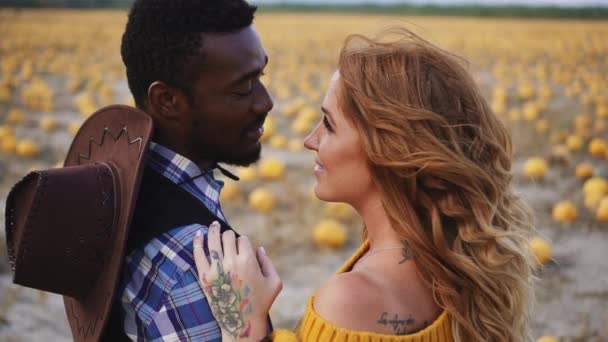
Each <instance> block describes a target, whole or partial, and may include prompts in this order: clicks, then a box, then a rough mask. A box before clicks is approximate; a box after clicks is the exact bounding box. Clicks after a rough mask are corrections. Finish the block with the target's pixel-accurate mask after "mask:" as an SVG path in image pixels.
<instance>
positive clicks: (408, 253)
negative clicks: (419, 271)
mask: <svg viewBox="0 0 608 342" xmlns="http://www.w3.org/2000/svg"><path fill="white" fill-rule="evenodd" d="M401 243H402V244H403V249H402V250H401V255H402V256H403V260H401V261H399V264H400V265H401V264H403V263H404V262H406V261H408V260H410V259H412V258H413V257H414V255H413V253H412V249H411V248H410V244H409V243H408V242H407V240H403V241H401Z"/></svg>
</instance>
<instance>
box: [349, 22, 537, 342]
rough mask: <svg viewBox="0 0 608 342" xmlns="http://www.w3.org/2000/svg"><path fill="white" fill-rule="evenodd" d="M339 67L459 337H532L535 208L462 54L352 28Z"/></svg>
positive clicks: (373, 155)
mask: <svg viewBox="0 0 608 342" xmlns="http://www.w3.org/2000/svg"><path fill="white" fill-rule="evenodd" d="M338 69H339V73H340V81H339V89H340V90H339V91H338V94H339V95H338V102H339V105H340V107H341V110H342V111H343V112H344V113H345V115H346V116H347V118H348V119H349V120H350V121H351V122H352V123H354V125H355V127H356V128H357V130H358V131H359V134H360V136H361V137H362V139H361V140H362V144H363V149H364V151H365V153H366V155H367V158H368V161H369V167H370V170H371V172H372V175H373V178H374V179H375V182H376V185H377V186H378V188H379V191H380V192H381V195H382V198H383V205H384V208H385V210H386V212H387V213H388V216H389V218H390V221H391V224H392V226H393V227H395V229H397V230H398V232H399V233H400V234H402V235H403V238H404V239H406V240H407V242H408V243H409V246H410V248H411V252H412V253H413V255H414V260H415V262H416V266H417V268H418V270H419V273H420V276H421V278H422V279H423V280H424V281H425V282H426V283H427V284H428V286H430V287H431V288H432V290H433V293H434V296H435V300H436V301H437V303H438V304H439V305H440V306H442V307H443V308H445V309H447V310H448V312H449V313H450V317H451V325H452V334H453V336H454V339H455V341H458V342H469V341H531V340H532V337H531V335H530V329H529V326H528V318H529V306H530V303H532V302H533V299H534V298H533V289H532V284H533V280H534V277H533V274H532V270H533V267H534V259H533V257H532V256H531V254H530V250H529V248H528V242H527V241H528V239H529V237H530V235H531V233H532V231H533V228H532V223H531V219H532V217H531V214H530V210H529V209H528V207H527V206H526V205H525V203H523V202H522V201H521V200H520V199H519V198H518V196H517V195H516V194H515V193H514V192H513V189H512V184H511V181H512V174H511V160H512V156H513V150H512V143H511V138H510V135H509V134H508V132H507V130H506V128H505V127H504V126H503V124H502V123H501V122H500V121H499V120H498V119H497V117H496V116H495V115H494V113H493V112H492V110H491V109H490V107H489V106H488V104H487V102H486V100H485V99H484V98H483V96H482V94H481V92H480V90H479V88H478V87H477V86H476V84H475V82H474V80H473V79H472V77H471V76H470V75H469V73H468V72H467V69H466V67H465V64H464V63H463V59H461V58H459V57H458V56H456V55H454V54H451V53H449V52H446V51H444V50H442V49H440V48H438V47H436V46H434V45H433V44H431V43H429V42H427V41H426V40H424V39H423V38H421V37H419V36H417V35H416V34H414V33H412V32H410V31H408V30H406V29H403V28H399V29H391V30H387V31H385V32H384V33H383V34H381V35H379V36H378V37H375V38H368V37H365V36H362V35H351V36H349V37H348V38H347V39H346V42H345V44H344V47H343V48H342V51H341V53H340V59H339V68H338ZM364 234H365V233H364Z"/></svg>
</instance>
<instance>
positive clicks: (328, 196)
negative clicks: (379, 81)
mask: <svg viewBox="0 0 608 342" xmlns="http://www.w3.org/2000/svg"><path fill="white" fill-rule="evenodd" d="M314 193H315V196H317V198H318V199H319V200H321V201H324V202H337V200H336V199H335V196H333V195H332V193H331V192H329V191H327V189H324V188H323V187H322V186H319V183H317V185H315V188H314Z"/></svg>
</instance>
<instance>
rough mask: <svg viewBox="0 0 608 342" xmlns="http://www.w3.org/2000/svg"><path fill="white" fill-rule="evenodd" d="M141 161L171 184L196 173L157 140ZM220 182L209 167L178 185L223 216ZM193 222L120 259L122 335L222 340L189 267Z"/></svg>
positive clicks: (193, 270) (194, 167) (193, 166)
mask: <svg viewBox="0 0 608 342" xmlns="http://www.w3.org/2000/svg"><path fill="white" fill-rule="evenodd" d="M146 164H147V165H148V166H150V167H151V168H153V169H154V170H156V171H157V172H159V173H161V174H162V175H164V176H165V177H167V178H168V179H170V180H171V181H173V182H175V183H176V184H177V183H179V182H181V181H184V180H186V179H188V178H190V177H194V176H198V175H199V174H200V173H201V170H200V169H199V168H198V166H197V165H196V164H194V163H193V162H192V161H190V160H188V159H186V158H184V157H183V156H180V155H178V154H176V153H175V152H173V151H171V150H169V149H168V148H166V147H163V146H161V145H159V144H155V143H150V149H149V152H148V154H147V156H146ZM222 186H223V182H221V181H218V180H215V179H214V178H213V170H208V171H206V173H205V175H204V176H202V177H198V178H196V179H195V180H193V181H192V182H188V183H186V184H183V185H181V187H182V188H183V189H185V190H187V191H188V192H190V193H191V194H192V195H194V196H195V197H196V198H198V199H199V200H200V201H201V202H203V203H204V204H205V206H207V208H209V209H210V210H211V212H213V213H215V214H216V216H217V217H219V218H221V219H223V220H225V216H224V214H223V213H222V209H221V207H220V203H219V196H220V190H221V189H222ZM198 229H202V231H203V233H206V232H207V227H204V226H201V225H199V224H192V225H188V226H183V227H175V228H173V229H171V230H169V231H167V232H166V233H164V234H162V235H161V236H158V237H156V238H154V239H152V240H151V241H150V242H149V243H147V244H146V245H144V246H143V247H141V248H139V249H136V250H135V251H133V252H132V253H131V254H130V255H128V256H127V257H126V259H125V264H124V267H123V271H122V272H123V273H122V277H121V282H120V285H119V289H118V291H119V292H118V295H119V296H120V299H121V304H122V314H123V318H124V328H125V332H126V334H127V335H128V336H129V337H130V338H131V339H133V340H137V341H221V331H220V328H219V326H218V324H217V322H216V321H215V318H214V317H213V315H212V314H211V310H210V308H209V304H208V303H207V299H206V298H205V295H204V294H203V291H202V290H201V288H200V285H199V282H198V273H197V271H196V268H195V267H194V265H195V264H194V256H193V251H192V239H193V237H194V234H195V233H196V231H197V230H198Z"/></svg>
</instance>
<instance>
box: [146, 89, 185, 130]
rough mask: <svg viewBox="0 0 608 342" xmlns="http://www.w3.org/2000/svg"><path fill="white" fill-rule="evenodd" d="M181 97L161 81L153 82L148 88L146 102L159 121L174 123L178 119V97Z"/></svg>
mask: <svg viewBox="0 0 608 342" xmlns="http://www.w3.org/2000/svg"><path fill="white" fill-rule="evenodd" d="M181 96H182V95H181V94H180V92H179V91H177V90H176V89H175V88H173V87H171V86H169V85H167V84H166V83H164V82H162V81H155V82H153V83H152V84H150V86H149V87H148V101H149V104H150V107H151V108H150V109H152V112H154V114H155V115H156V116H158V117H159V118H160V119H163V120H167V121H175V120H178V119H179V116H180V115H179V113H180V112H181V110H180V109H181V108H178V107H179V106H180V104H179V103H178V102H181V101H180V99H179V97H181Z"/></svg>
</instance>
